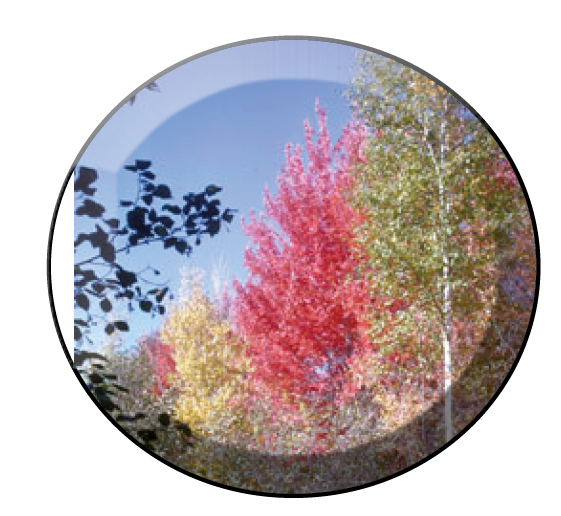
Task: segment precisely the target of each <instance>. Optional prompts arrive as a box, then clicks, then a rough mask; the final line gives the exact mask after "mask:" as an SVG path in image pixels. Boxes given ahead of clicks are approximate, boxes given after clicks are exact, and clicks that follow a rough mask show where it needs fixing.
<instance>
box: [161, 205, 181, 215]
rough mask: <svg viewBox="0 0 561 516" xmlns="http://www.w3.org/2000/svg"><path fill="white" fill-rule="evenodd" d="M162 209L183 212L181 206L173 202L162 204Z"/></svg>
mask: <svg viewBox="0 0 561 516" xmlns="http://www.w3.org/2000/svg"><path fill="white" fill-rule="evenodd" d="M162 210H164V211H169V212H170V213H173V214H174V215H179V214H181V208H180V207H179V206H175V205H173V204H164V205H163V206H162Z"/></svg>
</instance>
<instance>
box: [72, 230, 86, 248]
mask: <svg viewBox="0 0 561 516" xmlns="http://www.w3.org/2000/svg"><path fill="white" fill-rule="evenodd" d="M89 239H90V235H86V234H85V233H80V234H79V235H78V237H77V238H76V240H74V247H78V246H79V245H81V244H83V243H84V242H87V241H88V240H89Z"/></svg>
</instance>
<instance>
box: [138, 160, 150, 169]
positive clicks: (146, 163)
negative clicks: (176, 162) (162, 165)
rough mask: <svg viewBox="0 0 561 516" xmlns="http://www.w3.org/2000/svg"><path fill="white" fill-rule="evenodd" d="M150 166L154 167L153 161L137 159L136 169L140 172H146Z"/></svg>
mask: <svg viewBox="0 0 561 516" xmlns="http://www.w3.org/2000/svg"><path fill="white" fill-rule="evenodd" d="M150 165H152V162H151V161H147V160H144V159H137V160H136V167H137V168H138V169H139V170H146V169H147V168H150Z"/></svg>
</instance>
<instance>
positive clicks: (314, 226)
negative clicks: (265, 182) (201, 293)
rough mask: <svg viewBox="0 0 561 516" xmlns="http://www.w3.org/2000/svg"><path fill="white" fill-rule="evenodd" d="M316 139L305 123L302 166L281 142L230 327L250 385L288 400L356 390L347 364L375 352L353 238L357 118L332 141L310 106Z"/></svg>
mask: <svg viewBox="0 0 561 516" xmlns="http://www.w3.org/2000/svg"><path fill="white" fill-rule="evenodd" d="M316 113H317V118H318V134H317V140H316V141H315V142H314V139H313V130H312V128H311V126H310V124H309V123H308V122H306V123H305V141H306V150H307V155H308V163H307V165H306V164H305V163H304V160H303V157H302V149H301V148H300V147H299V146H296V147H295V148H293V147H292V146H291V145H288V146H287V148H286V165H285V167H284V169H283V171H282V173H281V174H280V176H279V177H278V191H277V194H276V195H273V194H271V193H270V192H269V191H268V190H266V191H265V194H264V205H265V214H264V215H261V217H259V218H258V217H257V216H256V215H255V214H253V213H252V214H251V218H250V221H249V222H248V223H245V224H244V228H245V231H246V233H247V235H248V236H249V237H250V238H251V239H252V242H253V244H254V247H253V248H250V249H247V250H246V255H245V265H246V267H247V269H248V270H249V273H250V274H249V279H248V281H247V283H246V284H245V285H241V284H240V283H239V282H235V283H234V289H235V294H236V296H235V298H234V302H233V314H234V322H235V327H236V328H237V330H238V331H239V333H240V335H241V336H242V337H243V338H244V339H245V340H246V341H247V343H248V346H249V355H250V356H251V359H252V361H253V364H254V367H255V371H254V373H253V378H254V380H255V382H257V383H259V384H262V385H265V386H266V387H267V388H268V389H270V391H271V392H272V393H273V395H275V396H277V397H278V398H279V399H284V400H288V401H295V400H297V399H298V400H299V401H303V400H304V401H311V400H312V399H316V400H318V399H323V400H330V401H334V400H336V399H340V398H341V397H342V396H344V395H349V394H352V392H354V391H355V390H356V389H357V388H358V387H359V384H358V383H357V382H348V381H347V380H348V375H347V372H348V368H349V367H350V366H351V365H352V363H353V362H357V361H358V360H359V358H360V357H361V356H362V355H364V354H366V353H371V352H373V351H374V346H373V344H372V342H371V340H370V339H369V338H368V337H367V335H366V330H367V329H368V324H367V323H366V318H365V315H366V312H367V310H368V307H369V300H370V291H369V286H368V284H367V282H366V281H365V280H364V279H363V278H361V277H359V276H357V274H356V273H357V270H358V266H359V264H360V262H361V260H363V259H364V258H363V255H362V254H361V250H360V248H359V247H358V246H357V244H356V242H355V241H354V237H353V230H354V228H355V227H356V225H357V223H358V221H359V219H360V215H359V213H358V212H356V211H355V210H353V209H352V208H351V206H350V204H349V202H348V200H347V197H346V192H347V191H348V189H349V188H350V187H351V186H352V182H353V175H352V169H353V167H355V166H358V165H359V164H360V163H362V162H363V161H364V155H363V153H362V146H363V143H364V139H365V131H364V129H363V127H362V126H361V125H360V124H359V123H357V122H353V123H351V124H349V125H348V126H347V127H346V129H345V130H344V133H343V136H342V138H341V140H340V141H339V142H338V143H337V145H335V147H332V145H331V141H330V137H329V133H328V130H327V125H326V115H325V113H324V111H323V110H322V109H321V108H319V106H318V105H317V104H316Z"/></svg>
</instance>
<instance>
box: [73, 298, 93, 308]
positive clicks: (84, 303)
mask: <svg viewBox="0 0 561 516" xmlns="http://www.w3.org/2000/svg"><path fill="white" fill-rule="evenodd" d="M74 301H75V302H76V304H77V305H78V306H79V307H80V308H82V309H83V310H88V309H89V308H90V300H89V299H88V297H87V296H86V295H84V294H78V295H77V296H75V297H74Z"/></svg>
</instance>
